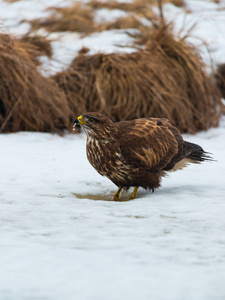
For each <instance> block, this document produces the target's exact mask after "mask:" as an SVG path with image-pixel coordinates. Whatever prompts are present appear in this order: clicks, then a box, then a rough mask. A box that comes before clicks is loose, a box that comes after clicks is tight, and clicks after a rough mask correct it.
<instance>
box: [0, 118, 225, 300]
mask: <svg viewBox="0 0 225 300" xmlns="http://www.w3.org/2000/svg"><path fill="white" fill-rule="evenodd" d="M185 139H187V140H189V141H192V142H195V143H199V144H200V145H202V146H203V147H204V148H205V150H207V151H210V152H212V153H213V157H214V158H215V159H216V160H217V162H212V163H203V164H201V165H191V166H189V167H187V168H186V169H184V170H182V171H178V172H176V173H172V174H171V175H170V176H169V177H167V178H165V179H163V182H162V187H161V188H160V189H158V190H156V191H155V192H154V193H150V192H145V191H144V190H140V191H139V193H138V195H137V199H135V200H133V201H130V202H118V203H117V202H113V201H103V200H111V199H112V196H113V193H114V192H115V191H116V187H115V186H114V185H113V184H112V183H111V182H110V181H109V180H108V179H106V178H104V177H101V176H100V175H99V174H98V173H97V172H96V171H95V170H94V169H93V168H92V167H91V166H90V165H89V163H88V162H87V159H86V154H85V136H84V135H76V134H75V135H74V134H73V135H66V136H65V137H60V136H58V135H51V134H41V133H17V134H2V135H0V145H1V148H0V165H1V168H0V178H1V187H0V202H1V210H0V240H1V242H0V266H1V272H0V299H1V300H6V299H29V300H30V299H35V300H36V299H46V300H57V299H59V300H60V299H67V300H69V299H71V300H73V299H82V300H83V299H88V300H89V299H96V300H100V299H102V300H105V299H146V300H147V299H155V300H157V299H160V300H161V299H171V300H174V299H177V300H180V299H183V300H185V299H187V300H189V299H198V300H201V299H202V300H213V299H214V300H223V299H225V285H224V278H225V234H224V232H225V217H224V213H225V200H224V195H225V185H224V179H225V168H224V166H225V157H224V149H225V120H223V121H222V123H221V126H220V128H217V129H211V130H209V131H208V132H203V133H199V134H197V135H196V136H187V135H186V136H185ZM125 196H126V197H128V195H125Z"/></svg>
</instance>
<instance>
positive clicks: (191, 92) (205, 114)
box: [54, 24, 222, 133]
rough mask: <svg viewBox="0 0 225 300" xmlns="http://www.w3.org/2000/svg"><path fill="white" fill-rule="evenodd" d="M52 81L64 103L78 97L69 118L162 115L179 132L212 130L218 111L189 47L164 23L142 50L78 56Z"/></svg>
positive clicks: (212, 89)
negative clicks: (63, 95) (92, 114)
mask: <svg viewBox="0 0 225 300" xmlns="http://www.w3.org/2000/svg"><path fill="white" fill-rule="evenodd" d="M54 80H56V82H58V83H59V85H60V87H61V88H62V90H63V91H65V92H66V93H67V99H68V101H72V102H73V100H72V99H76V98H77V97H78V95H79V97H80V102H79V103H77V104H76V107H74V113H75V115H79V114H81V113H83V112H85V111H97V112H100V113H103V114H106V115H107V116H109V117H110V118H112V120H114V121H119V120H125V119H133V118H140V117H150V116H152V117H166V118H168V119H169V120H170V121H171V122H172V124H174V125H176V126H177V127H178V128H179V129H180V130H181V132H191V133H195V132H197V131H198V130H206V129H208V128H209V127H210V126H217V125H218V119H219V111H218V110H219V109H221V108H222V103H221V100H220V97H219V96H218V93H217V92H218V91H217V89H216V86H215V85H214V83H213V81H212V79H211V78H210V77H209V76H208V75H207V73H206V71H205V65H204V63H203V62H202V61H201V59H200V57H199V56H198V55H197V54H196V51H195V49H194V48H193V47H192V46H190V45H187V44H186V43H185V42H184V41H183V40H182V39H175V38H174V36H173V35H172V34H171V33H170V32H169V30H168V26H166V25H164V24H162V25H161V26H160V27H159V28H158V29H155V31H154V32H153V33H152V35H151V40H149V41H148V43H147V49H146V50H144V51H141V50H139V51H138V52H136V53H132V54H109V55H105V54H96V55H87V56H85V55H81V56H79V57H77V58H76V59H75V60H74V61H73V63H72V64H71V66H70V68H69V69H68V70H67V71H65V72H61V73H59V74H57V75H56V76H54ZM83 99H84V100H83ZM74 105H75V104H74Z"/></svg>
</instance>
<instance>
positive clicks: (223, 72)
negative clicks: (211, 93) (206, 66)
mask: <svg viewBox="0 0 225 300" xmlns="http://www.w3.org/2000/svg"><path fill="white" fill-rule="evenodd" d="M215 79H216V84H217V86H218V88H219V90H220V92H221V95H222V97H223V98H224V99H225V64H220V65H218V67H217V71H216V74H215Z"/></svg>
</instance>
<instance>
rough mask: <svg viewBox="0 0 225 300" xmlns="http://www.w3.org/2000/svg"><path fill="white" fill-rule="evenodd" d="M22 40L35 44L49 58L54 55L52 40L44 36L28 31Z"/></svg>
mask: <svg viewBox="0 0 225 300" xmlns="http://www.w3.org/2000/svg"><path fill="white" fill-rule="evenodd" d="M20 41H21V42H23V43H28V44H30V45H33V46H34V47H36V49H37V51H39V52H40V53H41V54H42V55H46V56H47V57H49V58H50V57H51V56H52V47H51V41H50V40H48V39H47V38H45V37H43V36H40V35H31V34H30V33H28V34H25V35H24V36H22V37H21V38H20Z"/></svg>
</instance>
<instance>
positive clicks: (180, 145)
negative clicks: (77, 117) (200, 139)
mask: <svg viewBox="0 0 225 300" xmlns="http://www.w3.org/2000/svg"><path fill="white" fill-rule="evenodd" d="M82 120H83V121H84V122H85V123H83V124H81V125H82V126H83V128H84V130H85V132H86V134H87V157H88V160H89V162H90V163H91V165H92V166H93V167H94V168H95V169H96V170H97V171H98V172H99V173H100V174H101V175H103V176H106V177H108V178H109V179H110V180H111V181H112V182H113V183H114V184H116V185H117V186H121V187H122V188H125V189H128V188H129V187H131V186H137V187H138V186H141V187H143V188H145V189H151V190H154V189H155V188H157V187H159V186H160V179H161V177H162V176H164V175H165V173H166V171H170V170H175V169H179V168H181V167H184V166H186V162H187V161H188V162H200V161H204V160H206V159H209V157H207V155H206V154H205V153H206V152H204V151H203V149H202V148H201V147H200V146H198V145H195V144H192V143H189V142H186V141H184V140H183V138H182V136H181V135H180V132H179V131H178V129H177V128H175V127H173V126H172V125H171V124H170V123H169V121H168V120H167V119H163V118H161V119H160V118H149V119H135V120H132V121H121V122H118V123H113V122H112V121H111V120H110V119H109V118H107V117H106V116H104V115H101V114H97V113H93V112H92V113H86V114H83V115H82Z"/></svg>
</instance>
